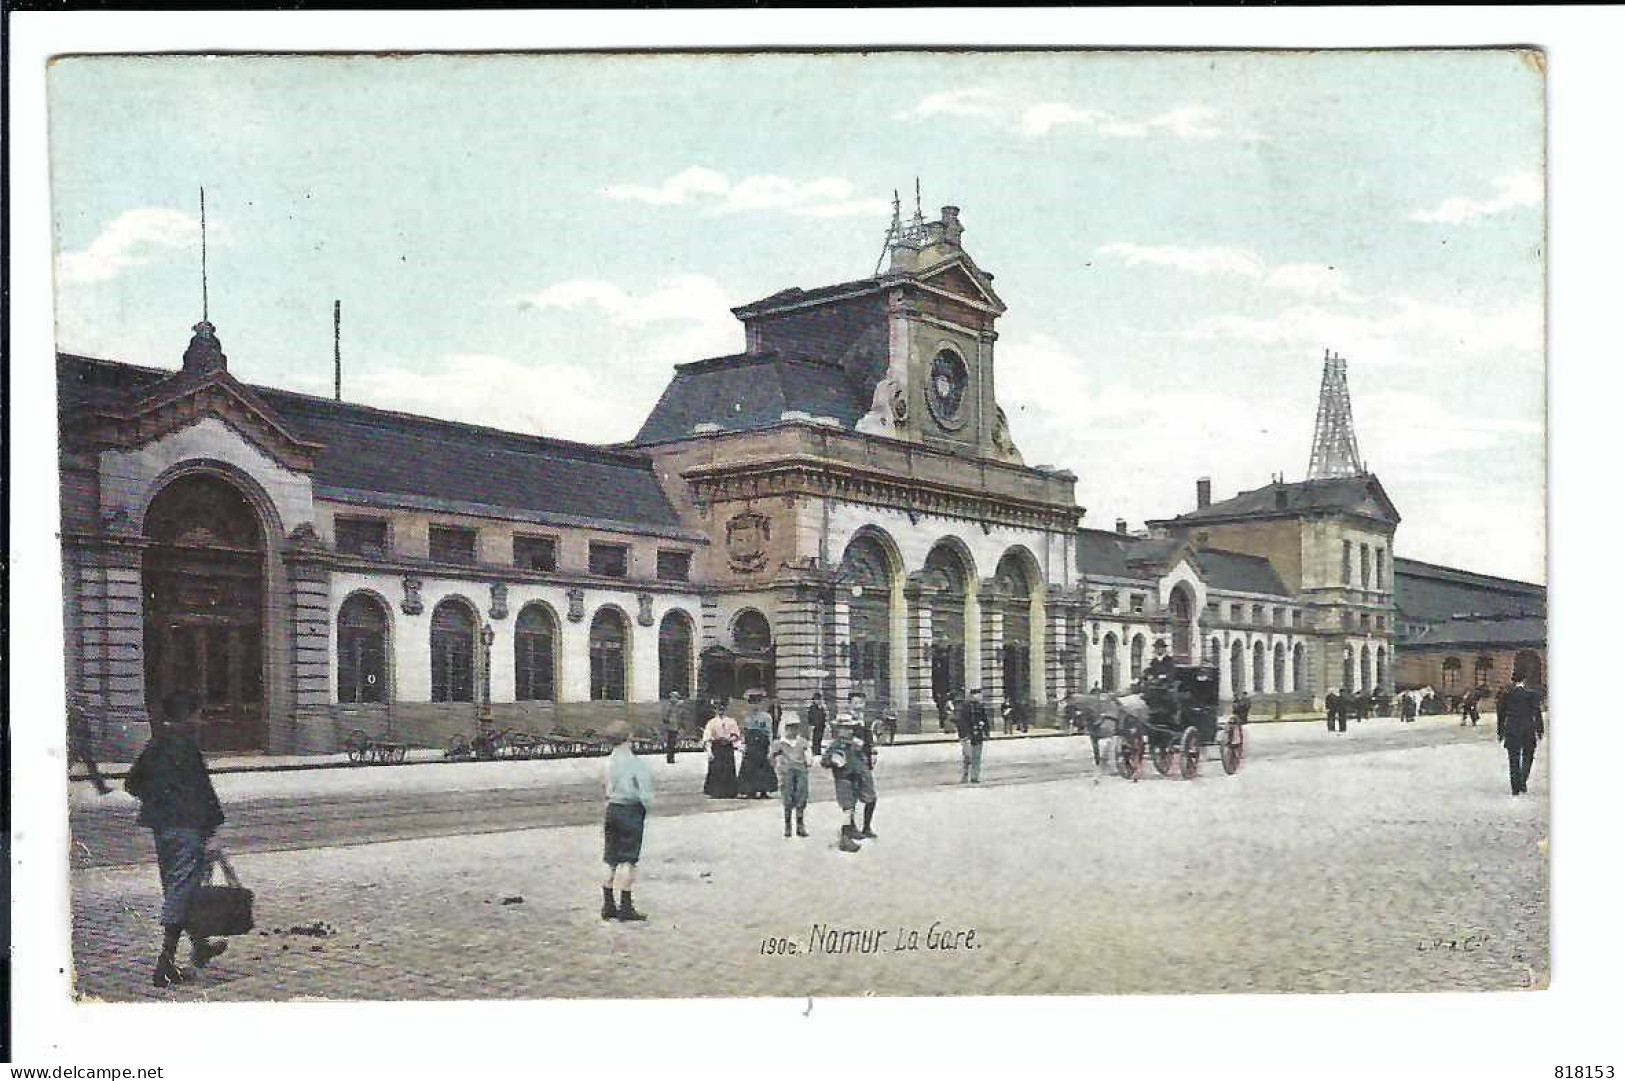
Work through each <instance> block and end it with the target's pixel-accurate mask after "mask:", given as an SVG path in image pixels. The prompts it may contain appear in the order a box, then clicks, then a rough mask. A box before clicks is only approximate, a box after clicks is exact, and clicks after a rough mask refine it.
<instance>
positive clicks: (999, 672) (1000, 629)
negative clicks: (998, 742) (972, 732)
mask: <svg viewBox="0 0 1625 1081" xmlns="http://www.w3.org/2000/svg"><path fill="white" fill-rule="evenodd" d="M1000 600H1001V597H1000V594H999V588H998V585H997V584H996V583H995V582H994V580H993V579H991V578H989V579H985V580H984V581H983V582H982V588H981V589H980V590H979V591H978V593H977V595H976V604H977V608H978V609H979V610H980V612H981V616H982V619H981V627H980V630H981V648H982V657H981V662H982V665H981V666H982V701H983V702H985V703H986V704H987V708H988V710H989V711H991V712H993V714H994V716H995V717H997V712H996V711H997V710H998V708H999V705H1000V703H1002V702H1003V701H1004V610H1003V609H1002V608H1001V607H1000Z"/></svg>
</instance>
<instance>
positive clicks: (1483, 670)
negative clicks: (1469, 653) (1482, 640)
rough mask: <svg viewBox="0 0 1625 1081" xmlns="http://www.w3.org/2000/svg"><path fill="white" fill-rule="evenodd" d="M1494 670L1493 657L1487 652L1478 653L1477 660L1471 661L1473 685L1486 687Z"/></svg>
mask: <svg viewBox="0 0 1625 1081" xmlns="http://www.w3.org/2000/svg"><path fill="white" fill-rule="evenodd" d="M1494 672H1495V658H1493V657H1491V656H1490V655H1489V654H1487V653H1481V654H1479V657H1478V660H1476V661H1474V662H1473V686H1475V687H1488V686H1489V685H1490V676H1491V675H1493V674H1494Z"/></svg>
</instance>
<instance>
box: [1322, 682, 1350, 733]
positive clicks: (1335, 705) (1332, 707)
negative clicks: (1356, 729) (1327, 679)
mask: <svg viewBox="0 0 1625 1081" xmlns="http://www.w3.org/2000/svg"><path fill="white" fill-rule="evenodd" d="M1326 731H1328V732H1346V731H1348V721H1347V719H1346V718H1345V717H1344V715H1343V696H1342V695H1341V694H1339V693H1338V692H1337V691H1335V690H1333V691H1327V692H1326Z"/></svg>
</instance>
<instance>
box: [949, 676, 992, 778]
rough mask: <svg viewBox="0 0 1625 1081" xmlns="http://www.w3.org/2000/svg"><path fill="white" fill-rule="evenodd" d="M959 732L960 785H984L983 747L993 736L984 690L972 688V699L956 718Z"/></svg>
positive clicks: (964, 705) (960, 709)
mask: <svg viewBox="0 0 1625 1081" xmlns="http://www.w3.org/2000/svg"><path fill="white" fill-rule="evenodd" d="M954 722H955V724H956V725H957V727H958V730H959V783H960V784H981V783H982V745H983V744H985V743H986V742H987V741H988V738H989V737H990V736H991V735H992V734H993V731H992V725H991V724H990V723H989V722H988V719H987V706H985V705H983V704H982V690H981V688H980V687H972V688H971V690H970V697H969V698H968V699H966V700H965V703H964V704H963V705H962V706H960V707H959V713H958V715H957V716H956V717H955V718H954Z"/></svg>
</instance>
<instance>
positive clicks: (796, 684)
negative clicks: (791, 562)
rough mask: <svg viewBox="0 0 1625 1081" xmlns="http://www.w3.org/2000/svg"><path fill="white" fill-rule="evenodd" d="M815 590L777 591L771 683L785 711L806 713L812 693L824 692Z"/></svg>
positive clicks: (793, 586)
mask: <svg viewBox="0 0 1625 1081" xmlns="http://www.w3.org/2000/svg"><path fill="white" fill-rule="evenodd" d="M818 593H819V590H818V587H817V586H816V585H815V584H813V583H809V582H794V583H786V584H784V585H782V586H781V587H780V588H779V590H778V625H777V626H776V627H774V629H773V641H774V643H775V644H776V645H777V647H778V649H777V652H776V654H775V668H774V677H773V678H774V682H775V683H776V684H777V688H776V689H777V691H778V698H779V701H780V702H781V703H782V704H783V706H784V708H785V709H793V710H796V711H797V712H798V713H805V711H806V709H807V703H809V702H811V701H812V696H813V692H814V691H822V690H825V678H824V676H823V675H822V674H821V673H822V672H823V671H825V670H826V668H825V665H824V658H823V641H822V639H823V634H822V632H821V628H820V627H819V619H820V616H821V611H820V609H821V607H822V606H821V605H820V603H819V596H818Z"/></svg>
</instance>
